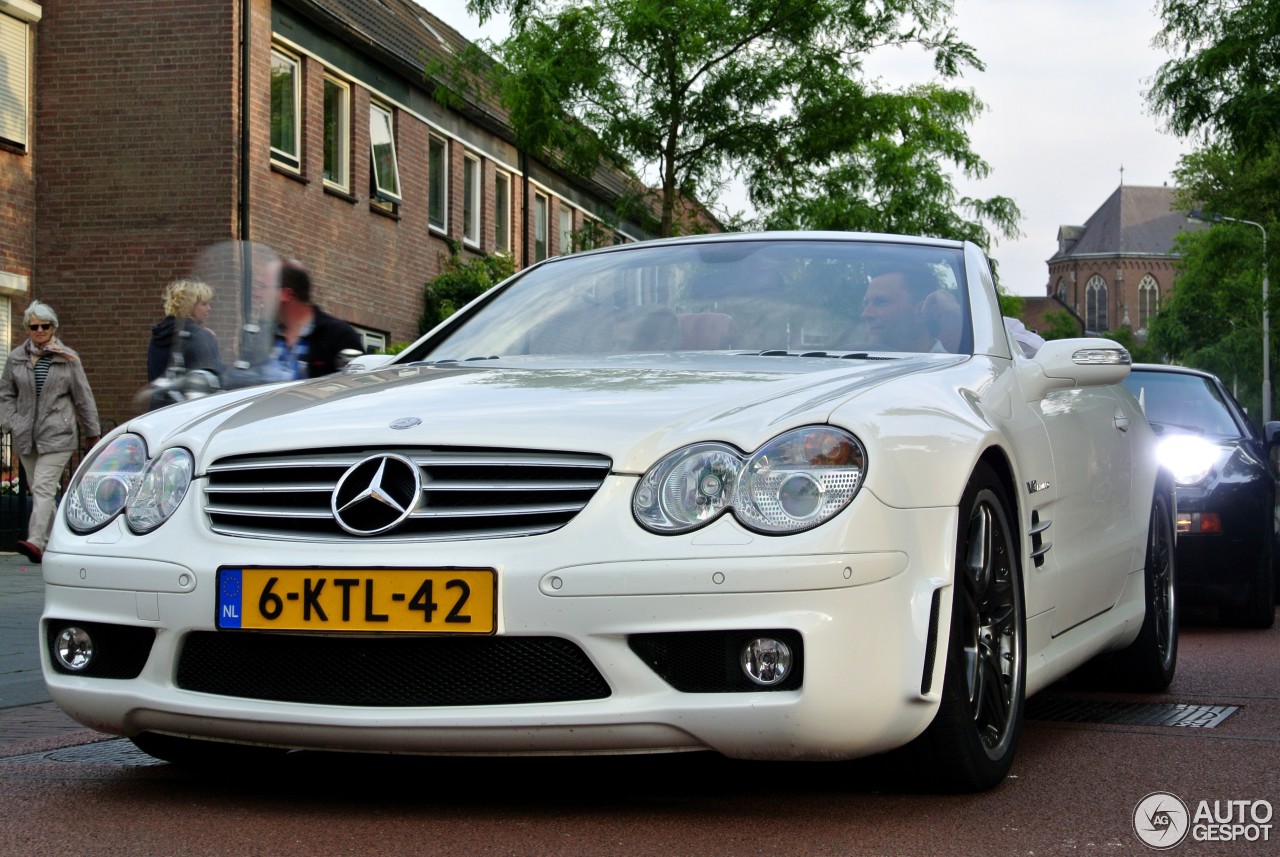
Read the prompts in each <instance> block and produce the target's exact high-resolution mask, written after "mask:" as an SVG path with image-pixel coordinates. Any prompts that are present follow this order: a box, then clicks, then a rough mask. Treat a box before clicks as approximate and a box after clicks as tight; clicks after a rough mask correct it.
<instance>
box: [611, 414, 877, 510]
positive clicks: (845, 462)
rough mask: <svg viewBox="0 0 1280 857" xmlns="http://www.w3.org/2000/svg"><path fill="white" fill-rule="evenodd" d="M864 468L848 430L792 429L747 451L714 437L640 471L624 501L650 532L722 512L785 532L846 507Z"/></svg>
mask: <svg viewBox="0 0 1280 857" xmlns="http://www.w3.org/2000/svg"><path fill="white" fill-rule="evenodd" d="M865 470H866V452H865V451H864V450H863V448H862V444H860V443H859V442H858V440H857V438H855V437H854V436H853V435H851V434H849V433H848V432H846V431H842V430H840V429H834V428H830V427H827V426H816V427H811V428H802V429H795V430H794V431H789V432H787V433H786V434H783V435H780V436H778V437H776V438H774V439H773V440H771V441H769V442H768V443H767V444H765V445H764V446H763V447H761V448H760V449H759V451H757V452H756V453H755V454H753V455H751V456H750V457H748V456H744V455H742V454H741V453H739V452H738V451H737V450H736V449H734V448H733V447H730V446H727V445H725V444H716V443H704V444H697V445H694V446H690V447H686V448H684V449H680V450H677V451H675V452H673V453H671V454H670V455H668V456H667V457H666V458H664V459H662V461H660V462H658V464H657V465H656V466H655V467H653V468H652V469H651V470H650V471H649V472H648V473H646V474H645V475H644V477H643V478H642V479H641V480H640V484H639V485H638V486H637V487H636V492H635V495H634V496H633V497H632V504H631V505H632V510H633V511H634V513H635V516H636V520H638V521H639V522H640V524H641V525H642V526H643V527H645V529H648V530H651V531H653V532H656V533H663V534H668V535H670V534H675V533H683V532H687V531H689V530H693V529H697V528H698V527H701V526H705V525H706V524H708V523H710V522H711V521H713V520H715V519H716V518H717V517H719V516H720V515H721V514H722V513H724V512H725V511H728V510H732V513H733V515H734V517H736V518H737V519H738V521H739V523H741V524H742V525H743V526H745V527H747V528H748V529H750V530H754V531H756V532H759V533H771V534H779V533H793V532H799V531H801V530H807V529H810V528H812V527H816V526H818V525H819V524H821V523H823V522H825V521H828V520H830V519H831V518H832V517H833V516H835V515H836V514H837V513H838V512H840V510H841V509H843V508H844V507H845V506H847V505H849V501H850V500H852V499H853V496H854V495H855V494H857V493H858V488H859V487H860V486H861V484H862V477H863V473H864V472H865Z"/></svg>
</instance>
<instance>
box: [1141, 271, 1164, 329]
mask: <svg viewBox="0 0 1280 857" xmlns="http://www.w3.org/2000/svg"><path fill="white" fill-rule="evenodd" d="M1159 311H1160V284H1159V283H1157V282H1156V278H1155V277H1153V276H1151V275H1150V274H1147V275H1146V276H1145V277H1143V278H1142V280H1141V282H1139V283H1138V329H1139V330H1146V329H1147V328H1148V327H1149V326H1150V325H1151V319H1153V318H1155V315H1156V313H1158V312H1159Z"/></svg>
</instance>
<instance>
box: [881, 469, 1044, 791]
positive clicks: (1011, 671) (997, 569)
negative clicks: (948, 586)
mask: <svg viewBox="0 0 1280 857" xmlns="http://www.w3.org/2000/svg"><path fill="white" fill-rule="evenodd" d="M1008 509H1009V504H1008V501H1007V500H1006V499H1005V495H1004V489H1003V488H1002V487H1001V485H1000V482H999V480H997V479H996V476H995V473H994V472H993V471H992V470H991V469H990V468H989V467H987V466H985V465H980V466H979V468H978V469H977V470H976V471H975V472H974V475H973V478H972V480H971V481H970V483H969V487H968V488H967V489H965V493H964V497H963V498H962V499H961V501H960V532H959V536H958V538H957V545H956V558H955V577H954V581H953V584H952V599H951V601H952V604H951V622H950V625H951V627H950V631H949V634H948V638H947V652H946V658H947V665H946V669H945V673H944V678H943V685H942V701H941V703H940V705H939V707H938V713H937V716H935V717H934V720H933V722H932V723H931V724H930V725H929V726H928V728H926V729H925V731H924V733H923V734H921V735H920V737H918V738H916V739H915V741H913V742H912V743H911V744H908V745H907V746H906V747H905V748H903V756H904V757H905V758H906V760H907V761H908V763H909V764H910V765H911V766H912V767H913V768H914V771H913V774H914V776H915V777H916V778H917V780H918V781H919V782H922V783H923V784H924V785H926V787H928V788H931V789H934V790H937V791H945V792H976V791H983V790H985V789H989V788H993V787H994V786H996V785H998V784H999V783H1000V782H1001V781H1002V780H1004V778H1005V776H1006V775H1007V774H1008V773H1009V769H1010V767H1011V766H1012V765H1013V757H1014V754H1015V752H1016V750H1017V746H1018V738H1019V735H1020V734H1021V731H1022V716H1023V708H1024V702H1025V696H1026V675H1027V673H1026V646H1027V643H1026V611H1025V607H1024V602H1023V594H1022V575H1021V569H1020V568H1019V562H1018V557H1019V553H1018V550H1017V548H1016V546H1015V542H1014V535H1013V530H1012V529H1011V527H1010V523H1009V522H1010V515H1009V512H1008Z"/></svg>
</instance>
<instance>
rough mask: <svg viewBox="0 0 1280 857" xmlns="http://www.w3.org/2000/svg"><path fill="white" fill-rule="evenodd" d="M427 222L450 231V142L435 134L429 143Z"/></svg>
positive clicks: (431, 225) (435, 227)
mask: <svg viewBox="0 0 1280 857" xmlns="http://www.w3.org/2000/svg"><path fill="white" fill-rule="evenodd" d="M427 223H428V225H430V227H431V228H432V229H438V230H440V231H441V232H446V233H447V232H448V231H449V143H448V142H447V141H446V140H445V139H444V138H443V137H437V136H436V135H434V134H432V135H431V139H430V141H429V142H428V143H427Z"/></svg>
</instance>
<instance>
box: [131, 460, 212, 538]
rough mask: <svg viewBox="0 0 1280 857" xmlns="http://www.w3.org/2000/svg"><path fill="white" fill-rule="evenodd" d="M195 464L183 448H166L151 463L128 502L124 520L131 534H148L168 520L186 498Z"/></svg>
mask: <svg viewBox="0 0 1280 857" xmlns="http://www.w3.org/2000/svg"><path fill="white" fill-rule="evenodd" d="M194 470H195V462H193V461H192V460H191V453H189V452H187V451H186V450H185V449H181V448H177V447H175V448H173V449H166V450H165V451H164V452H162V453H160V455H159V456H157V457H156V460H155V461H153V462H151V465H150V466H149V467H148V468H147V470H146V472H145V473H143V474H142V480H141V481H140V482H139V483H138V486H137V487H136V488H135V489H134V492H133V497H132V498H131V499H130V500H129V502H128V508H127V511H126V512H125V519H126V520H127V521H128V522H129V528H130V529H131V530H133V531H134V532H135V533H149V532H151V531H152V530H154V529H155V528H156V527H158V526H160V525H161V524H163V523H164V522H165V521H167V520H168V519H169V516H170V515H172V514H173V513H174V510H176V509H177V508H178V504H179V503H181V502H182V498H183V497H185V496H187V488H188V486H190V485H191V474H192V473H193V472H194Z"/></svg>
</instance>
